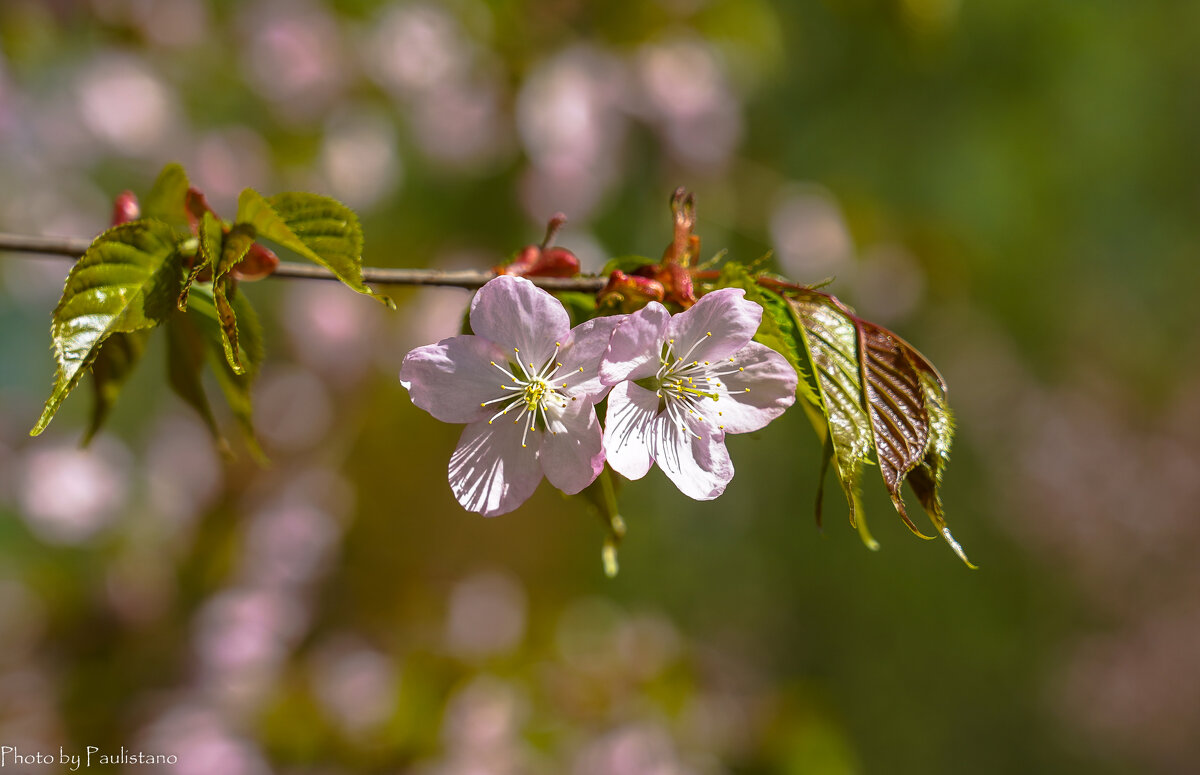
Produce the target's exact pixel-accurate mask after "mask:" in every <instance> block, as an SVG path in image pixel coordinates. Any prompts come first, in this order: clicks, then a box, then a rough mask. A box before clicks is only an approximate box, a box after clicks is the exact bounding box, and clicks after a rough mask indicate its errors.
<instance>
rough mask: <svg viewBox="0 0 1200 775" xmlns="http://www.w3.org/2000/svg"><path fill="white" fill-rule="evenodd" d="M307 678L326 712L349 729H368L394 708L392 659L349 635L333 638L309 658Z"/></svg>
mask: <svg viewBox="0 0 1200 775" xmlns="http://www.w3.org/2000/svg"><path fill="white" fill-rule="evenodd" d="M309 674H310V679H311V681H312V683H313V688H314V690H315V691H316V694H317V697H318V698H319V699H320V700H321V704H322V705H323V707H324V708H325V710H326V711H327V712H328V713H329V715H330V716H331V717H332V718H333V719H334V720H335V721H337V722H338V723H339V724H340V725H341V726H342V727H343V728H344V729H346V730H347V731H349V732H369V731H371V730H372V729H376V728H378V727H380V726H381V725H382V724H384V723H386V722H387V720H388V719H389V718H390V717H391V715H392V713H393V712H394V711H395V709H396V698H397V691H398V685H397V676H396V670H395V667H394V666H393V664H392V661H391V660H390V659H389V658H388V657H387V656H386V655H384V654H382V653H380V652H379V651H376V650H375V649H372V648H371V647H369V646H367V645H366V644H364V643H362V642H360V641H359V640H358V639H357V638H354V637H351V636H339V637H335V638H332V639H330V640H328V641H326V642H325V643H323V644H322V645H321V646H320V647H318V648H317V650H316V652H315V653H314V654H313V657H312V659H311V661H310V671H309Z"/></svg>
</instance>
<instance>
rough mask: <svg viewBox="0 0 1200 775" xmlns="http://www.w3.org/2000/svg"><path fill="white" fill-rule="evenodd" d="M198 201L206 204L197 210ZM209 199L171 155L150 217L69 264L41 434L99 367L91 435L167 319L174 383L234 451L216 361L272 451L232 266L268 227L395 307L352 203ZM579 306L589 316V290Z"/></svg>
mask: <svg viewBox="0 0 1200 775" xmlns="http://www.w3.org/2000/svg"><path fill="white" fill-rule="evenodd" d="M189 199H194V203H198V206H197V207H195V208H194V209H195V211H196V212H194V213H193V214H192V215H191V216H190V215H189V209H188V203H189ZM207 207H208V206H207V204H204V198H203V196H202V195H201V194H200V193H199V192H196V191H193V190H191V189H190V184H189V182H188V177H187V173H186V172H184V170H183V168H182V167H181V166H179V165H178V164H168V165H167V166H166V167H165V168H163V170H162V172H161V173H160V174H159V176H158V179H157V180H156V181H155V183H154V186H153V188H152V189H151V191H150V193H149V194H148V195H147V196H146V198H145V200H144V201H143V203H142V212H143V214H144V215H145V217H144V218H142V219H140V220H136V221H131V222H129V223H125V224H121V225H120V226H115V227H113V228H112V229H109V230H108V231H106V232H105V233H103V234H101V235H100V236H99V237H97V238H96V241H95V242H94V243H92V246H91V247H90V248H89V249H88V251H87V252H86V253H85V254H84V256H83V257H82V258H81V259H80V260H79V261H78V263H76V265H75V266H74V268H72V270H71V273H70V275H69V276H68V277H67V283H66V287H65V289H64V291H63V296H62V299H61V300H60V301H59V303H58V306H57V307H56V308H55V310H54V316H53V324H52V327H51V335H52V338H53V343H54V352H55V358H56V360H57V366H58V368H57V372H56V376H55V383H54V388H53V390H52V391H51V394H50V398H49V399H48V400H47V401H46V408H45V410H44V411H43V413H42V416H41V418H40V419H39V420H38V422H37V425H35V426H34V428H33V430H32V431H31V433H32V435H34V436H36V435H38V434H40V433H41V432H42V431H43V430H45V428H46V426H47V424H48V423H49V422H50V420H51V419H53V417H54V414H55V413H56V412H57V411H58V408H59V406H60V405H61V404H62V402H63V400H64V399H65V398H66V397H67V395H68V394H69V393H70V392H71V391H72V390H73V389H74V388H75V386H76V385H77V384H78V383H79V380H80V379H81V378H82V376H83V375H84V374H85V373H88V372H89V371H90V372H91V374H92V378H93V384H94V388H95V404H94V407H93V410H92V416H91V420H90V422H89V425H88V430H87V433H86V436H85V442H86V441H87V440H89V439H91V437H92V436H94V435H95V433H96V432H97V431H98V430H99V429H100V427H101V426H102V425H103V423H104V421H105V419H106V418H107V417H108V414H109V412H110V410H111V408H112V406H113V403H114V402H115V401H116V399H117V396H118V395H119V393H120V391H121V388H122V387H123V386H124V384H125V381H126V380H127V379H128V377H129V375H130V373H131V372H132V371H133V369H134V367H135V366H136V364H137V362H138V361H139V360H140V358H141V356H142V353H143V352H144V351H145V348H146V345H147V341H148V339H149V335H150V330H151V329H153V328H155V327H158V326H165V327H166V330H167V381H168V384H169V385H170V386H171V389H172V390H173V391H174V392H175V393H176V394H177V395H178V396H179V397H180V398H181V399H183V401H184V402H185V403H186V404H188V406H190V407H192V408H193V409H195V410H196V412H197V413H198V414H199V415H200V417H201V419H202V420H203V421H204V423H205V425H206V426H207V427H208V429H209V430H210V431H211V432H212V434H213V438H214V439H215V440H216V442H217V445H218V447H219V448H220V449H221V450H222V451H223V452H225V453H228V451H229V445H228V443H227V442H226V440H225V439H224V437H223V436H222V434H221V431H220V428H219V427H218V424H217V421H216V418H215V416H214V414H213V410H212V406H211V404H210V403H209V400H208V396H207V395H206V394H205V390H204V383H203V379H202V375H203V369H204V364H205V363H206V362H207V363H208V364H209V366H211V367H212V369H213V374H214V376H215V378H216V382H217V385H218V386H219V387H220V389H221V392H222V394H223V395H224V397H225V400H226V402H227V403H228V404H229V407H230V410H231V411H232V413H233V416H234V418H235V420H236V421H237V423H238V426H239V427H240V428H241V430H242V435H243V437H244V438H245V441H246V445H247V447H248V449H249V451H250V453H251V454H252V455H253V456H254V457H255V458H257V459H260V460H265V456H264V455H263V453H262V450H261V448H260V447H259V445H258V442H257V441H256V439H255V434H254V425H253V406H252V403H251V388H252V386H253V383H254V379H255V377H256V376H257V374H258V370H259V367H260V365H261V363H262V360H263V341H262V331H261V328H260V327H259V324H258V319H257V316H256V315H255V312H254V308H253V307H252V306H251V305H250V301H249V300H248V299H247V298H246V296H245V294H244V293H241V292H239V289H238V286H237V282H236V280H235V279H234V275H233V270H234V268H235V267H237V265H238V264H239V263H240V262H241V261H242V260H243V259H244V258H245V257H246V254H247V253H248V252H249V250H250V248H251V247H252V246H253V245H254V242H255V240H256V239H257V238H258V237H259V235H260V234H261V235H262V236H264V237H266V238H268V239H271V240H273V241H275V242H277V243H279V244H280V245H283V246H284V247H287V248H289V249H291V250H293V251H295V252H296V253H299V254H300V255H302V256H304V257H305V258H308V259H310V260H312V261H314V262H316V263H318V264H320V265H321V266H324V267H326V268H328V269H330V270H331V271H332V272H334V274H336V275H337V276H338V277H339V278H340V279H341V280H342V281H343V282H345V283H346V284H347V285H349V286H350V287H351V288H353V289H355V290H356V291H359V292H360V293H364V294H367V295H370V296H375V297H376V298H378V299H379V300H381V301H383V302H385V303H387V304H389V305H391V301H390V300H389V299H387V297H384V296H378V295H376V294H375V293H374V291H372V290H371V289H370V288H368V287H367V286H366V285H365V284H364V283H363V280H362V242H363V239H362V229H361V227H360V226H359V223H358V218H357V217H356V216H355V215H354V213H353V212H352V211H351V210H350V209H349V208H347V207H346V206H345V205H342V204H341V203H339V202H337V201H335V200H333V199H329V198H328V197H323V196H317V195H315V194H303V193H285V194H277V195H275V196H273V197H271V198H270V199H264V198H263V197H261V196H259V195H258V194H257V193H256V192H254V191H251V190H249V189H247V190H246V191H245V192H243V194H242V197H241V199H240V200H239V207H238V219H237V221H236V222H235V223H233V224H232V225H229V224H227V223H225V222H223V221H222V220H221V219H220V218H219V217H217V216H216V215H215V214H214V213H213V212H211V211H210V210H208V209H207ZM197 213H198V215H199V218H198V219H197V218H195V217H193V216H194V215H196V214H197ZM210 279H211V282H209V280H210ZM575 305H576V306H577V307H579V309H580V310H581V314H586V311H585V309H584V308H585V306H586V305H584V304H583V302H582V300H579V299H576V300H575Z"/></svg>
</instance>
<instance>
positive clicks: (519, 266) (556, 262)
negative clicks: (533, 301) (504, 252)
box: [495, 213, 579, 277]
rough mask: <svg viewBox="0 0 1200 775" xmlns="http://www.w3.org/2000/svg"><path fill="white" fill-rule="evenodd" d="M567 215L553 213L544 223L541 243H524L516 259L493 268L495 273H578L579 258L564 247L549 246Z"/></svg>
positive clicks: (564, 275)
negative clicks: (543, 235) (543, 237)
mask: <svg viewBox="0 0 1200 775" xmlns="http://www.w3.org/2000/svg"><path fill="white" fill-rule="evenodd" d="M566 222H567V216H565V215H563V214H562V213H555V214H554V217H553V218H551V219H550V222H549V223H548V224H547V225H546V238H545V239H544V240H542V244H541V245H526V246H525V247H523V248H521V252H520V253H518V254H517V257H516V259H514V260H513V261H512V262H511V263H508V264H505V265H504V266H498V267H496V268H495V272H496V274H508V275H515V276H517V277H574V276H575V275H577V274H579V259H578V258H577V257H576V256H575V254H574V253H572V252H571V251H569V250H567V249H566V248H554V247H550V246H551V244H553V242H554V237H555V236H556V235H557V234H558V230H559V229H560V228H562V225H563V224H564V223H566Z"/></svg>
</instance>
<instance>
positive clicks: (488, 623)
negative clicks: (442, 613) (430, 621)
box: [446, 572, 528, 658]
mask: <svg viewBox="0 0 1200 775" xmlns="http://www.w3.org/2000/svg"><path fill="white" fill-rule="evenodd" d="M527 605H528V604H527V602H526V598H525V590H524V589H523V588H522V586H521V583H520V581H519V580H518V579H517V578H515V577H514V576H512V575H511V574H503V573H495V572H484V573H478V574H476V575H474V576H470V577H468V578H466V579H463V580H462V581H460V582H458V583H457V584H456V585H455V586H454V589H453V591H452V592H451V593H450V600H449V610H448V611H447V614H446V645H447V648H448V649H449V650H450V652H451V653H452V654H456V655H458V656H461V657H468V658H479V657H487V656H491V655H494V654H504V653H507V652H510V651H512V650H513V649H515V648H517V647H518V646H520V644H521V640H522V638H524V636H525V618H526V607H527Z"/></svg>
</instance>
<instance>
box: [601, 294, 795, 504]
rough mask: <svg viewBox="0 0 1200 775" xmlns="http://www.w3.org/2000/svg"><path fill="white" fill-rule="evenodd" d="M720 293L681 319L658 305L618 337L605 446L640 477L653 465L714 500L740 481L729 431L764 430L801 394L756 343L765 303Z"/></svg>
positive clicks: (605, 375)
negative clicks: (735, 474)
mask: <svg viewBox="0 0 1200 775" xmlns="http://www.w3.org/2000/svg"><path fill="white" fill-rule="evenodd" d="M744 297H745V291H743V290H741V289H739V288H725V289H722V290H719V291H713V292H712V293H709V294H707V295H705V296H704V297H702V298H701V299H700V301H698V302H696V304H695V306H693V307H692V308H690V309H688V310H687V311H686V312H682V313H680V314H678V315H675V316H674V317H672V316H671V314H670V313H669V312H667V309H666V307H664V306H662V305H661V304H658V303H657V302H651V303H650V304H648V305H647V306H645V307H643V308H642V309H641V310H639V311H637V312H635V313H633V314H632V315H629V316H628V317H627V318H626V319H625V320H624V322H622V323H621V324H620V325H619V326H618V327H617V329H616V331H615V332H614V333H613V336H612V342H611V343H610V344H609V347H608V351H607V352H606V353H605V356H604V360H603V362H602V363H601V364H600V381H601V382H602V383H603V384H605V385H613V386H614V387H613V389H612V392H611V393H609V396H608V416H607V418H606V422H605V428H604V451H605V454H606V455H607V456H608V464H609V465H610V466H612V468H613V470H614V471H616V472H617V473H619V474H621V475H623V476H625V477H627V478H629V479H640V478H642V477H643V476H645V475H646V472H647V471H649V470H650V466H651V465H652V464H654V463H657V464H658V467H659V468H661V469H662V470H663V473H665V474H666V475H667V477H668V478H669V479H670V480H671V481H672V482H674V483H675V486H676V487H678V488H679V490H680V492H682V493H683V494H684V495H687V496H688V497H690V498H695V499H696V500H711V499H712V498H715V497H717V496H718V495H720V494H721V493H722V492H724V491H725V486H726V485H727V484H729V480H731V479H732V478H733V463H732V462H731V461H730V459H729V453H728V451H727V450H726V449H725V434H727V433H747V432H749V431H756V430H758V429H759V428H762V427H763V426H765V425H766V424H767V423H769V422H770V421H771V420H774V419H775V418H776V417H778V416H779V415H781V414H783V412H784V410H786V409H787V408H788V407H789V406H791V405H792V403H793V402H794V401H795V400H796V370H795V369H793V368H792V367H791V366H790V365H789V364H788V362H787V361H786V360H785V359H784V357H783V356H782V355H780V354H779V353H777V352H775V351H774V350H772V349H771V348H769V347H767V346H765V345H762V344H759V343H757V342H752V341H751V337H753V336H754V333H755V332H756V331H757V330H758V325H759V323H760V322H762V314H763V310H762V307H761V306H759V305H758V304H756V303H754V302H752V301H747V300H746V299H745V298H744Z"/></svg>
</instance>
